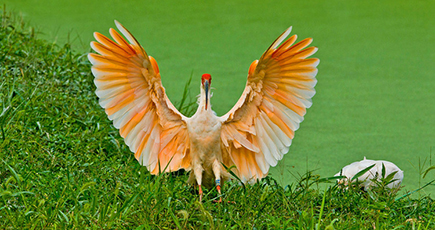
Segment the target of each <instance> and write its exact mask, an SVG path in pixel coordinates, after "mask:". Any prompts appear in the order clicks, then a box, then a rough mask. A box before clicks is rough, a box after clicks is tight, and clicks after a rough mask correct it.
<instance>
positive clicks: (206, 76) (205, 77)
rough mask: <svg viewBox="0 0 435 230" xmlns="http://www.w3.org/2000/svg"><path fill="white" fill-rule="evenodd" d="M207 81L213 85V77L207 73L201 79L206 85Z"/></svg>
mask: <svg viewBox="0 0 435 230" xmlns="http://www.w3.org/2000/svg"><path fill="white" fill-rule="evenodd" d="M205 80H207V81H208V82H209V83H211V75H210V74H208V73H205V74H203V75H202V77H201V82H202V84H204V81H205Z"/></svg>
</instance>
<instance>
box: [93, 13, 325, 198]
mask: <svg viewBox="0 0 435 230" xmlns="http://www.w3.org/2000/svg"><path fill="white" fill-rule="evenodd" d="M115 24H116V26H117V28H118V30H119V31H120V32H121V33H122V34H123V35H124V37H125V38H126V39H124V38H123V37H122V36H121V35H120V34H119V33H118V32H117V31H116V30H114V29H112V28H111V29H110V30H109V32H110V35H111V36H112V39H109V38H107V37H106V36H104V35H102V34H100V33H98V32H95V33H94V36H95V39H96V40H97V42H94V41H93V42H91V47H92V48H93V49H94V50H95V51H96V52H97V53H98V54H95V53H90V54H89V55H88V58H89V60H90V62H91V63H92V73H93V75H94V76H95V80H94V83H95V85H96V87H97V90H96V94H97V96H98V97H99V104H100V105H101V107H103V108H104V109H105V112H106V114H107V115H108V117H109V119H110V120H112V121H113V125H114V126H115V127H116V128H117V129H119V132H120V135H121V136H122V137H123V138H124V141H125V143H126V144H127V145H128V147H129V148H130V150H131V151H132V152H133V153H134V156H135V157H136V159H137V160H138V161H139V163H140V164H142V165H143V166H146V167H147V169H148V170H149V171H150V172H151V173H152V174H159V173H161V171H162V170H164V172H173V171H177V170H179V169H185V170H187V171H190V176H189V179H188V182H189V183H190V184H192V185H197V186H198V189H199V195H200V200H202V195H203V192H202V187H201V186H202V185H204V186H207V187H210V186H212V185H213V184H215V185H216V188H217V190H218V192H219V194H221V182H223V181H225V180H228V179H229V178H230V173H229V172H228V171H227V170H226V169H225V167H227V168H231V170H233V172H234V173H235V174H236V175H237V176H238V177H239V178H240V179H241V180H242V181H243V182H255V181H257V180H259V179H261V178H263V177H265V176H266V175H267V173H268V171H269V167H270V166H276V164H277V162H278V161H279V160H281V159H282V157H283V155H284V154H286V153H287V152H288V150H289V146H290V145H291V142H292V139H293V137H294V132H295V131H296V130H297V129H298V128H299V123H301V122H302V120H303V119H304V115H305V113H306V110H307V108H309V107H311V105H312V101H311V98H312V97H313V96H314V94H315V90H314V86H315V85H316V83H317V80H316V78H315V77H316V74H317V65H318V64H319V59H317V58H309V57H310V56H311V55H313V54H314V53H315V52H316V51H317V48H316V47H308V48H307V46H308V45H309V44H310V43H311V42H312V39H311V38H307V39H304V40H302V41H300V42H298V43H296V44H294V43H295V41H296V38H297V37H296V35H293V36H291V37H290V38H288V39H287V37H288V36H289V34H290V32H291V27H290V28H288V29H287V30H286V31H285V32H284V33H283V34H281V35H280V36H279V37H278V38H277V39H276V40H275V41H274V42H273V43H272V45H271V46H270V47H269V48H268V49H267V50H266V52H264V54H263V55H262V56H261V57H260V59H259V60H256V61H254V62H253V63H252V64H251V66H250V67H249V71H248V77H247V82H246V86H245V89H244V91H243V94H242V96H241V97H240V99H239V100H238V101H237V103H236V104H235V105H234V107H233V108H232V109H231V110H230V111H229V112H228V113H227V114H225V115H223V116H221V117H219V116H216V114H215V113H214V112H213V111H212V110H211V105H210V97H211V93H210V85H211V75H210V74H203V75H202V78H201V93H200V99H199V106H198V109H197V111H196V113H195V114H194V115H193V116H192V117H186V116H184V115H183V114H181V113H180V112H179V111H178V110H177V109H176V108H175V106H174V105H173V104H172V103H171V101H170V100H169V99H168V97H167V96H166V93H165V88H164V87H163V85H162V82H161V78H160V72H159V67H158V65H157V62H156V60H155V59H154V58H153V57H151V56H148V54H147V53H146V52H145V50H144V49H143V47H142V46H141V45H140V44H139V43H138V41H137V40H136V39H135V38H134V37H133V35H132V34H131V33H130V32H129V31H128V30H127V29H125V27H123V26H122V25H121V24H120V23H119V22H117V21H115ZM233 165H234V166H235V167H231V166H233ZM224 166H225V167H224ZM213 182H214V183H213Z"/></svg>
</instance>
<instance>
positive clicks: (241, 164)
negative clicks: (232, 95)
mask: <svg viewBox="0 0 435 230" xmlns="http://www.w3.org/2000/svg"><path fill="white" fill-rule="evenodd" d="M290 31H291V27H290V28H289V29H288V30H286V31H285V32H284V33H283V34H281V36H279V37H278V38H277V39H276V40H275V42H273V43H272V45H271V46H270V47H269V48H268V49H267V50H266V52H264V54H263V55H262V56H261V58H260V60H258V61H254V62H253V63H252V64H251V66H250V67H249V72H248V80H247V83H246V87H245V90H244V91H243V94H242V96H241V97H240V99H239V100H238V102H237V103H236V105H235V106H234V107H233V108H232V109H231V110H230V111H229V112H228V113H227V114H225V115H224V116H222V117H220V119H221V121H222V132H221V141H222V148H224V152H226V153H228V155H229V157H228V159H229V160H227V162H224V163H225V164H228V165H231V164H234V165H235V166H236V168H237V169H236V170H235V171H236V173H237V174H238V176H239V177H240V178H241V179H242V180H244V181H250V180H252V181H254V180H256V179H261V178H262V177H264V176H266V175H267V172H268V170H269V168H270V166H275V165H276V164H277V162H278V161H279V160H281V159H282V157H283V156H284V154H286V153H287V152H288V149H289V146H290V145H291V143H292V139H293V137H294V132H295V131H296V130H297V129H298V128H299V124H300V123H301V122H302V121H303V119H304V115H305V113H306V110H307V108H309V107H311V105H312V101H311V98H312V97H313V96H314V94H315V90H314V86H315V85H316V83H317V80H316V78H315V77H316V74H317V65H318V64H319V59H317V58H308V57H310V56H311V55H313V54H314V53H316V51H317V47H308V48H307V46H309V45H310V44H311V42H312V39H311V38H307V39H303V40H302V41H300V42H298V43H296V44H294V43H295V41H296V39H297V36H296V35H293V36H291V37H290V38H289V39H287V40H286V38H287V37H288V35H289V34H290ZM248 130H249V131H248Z"/></svg>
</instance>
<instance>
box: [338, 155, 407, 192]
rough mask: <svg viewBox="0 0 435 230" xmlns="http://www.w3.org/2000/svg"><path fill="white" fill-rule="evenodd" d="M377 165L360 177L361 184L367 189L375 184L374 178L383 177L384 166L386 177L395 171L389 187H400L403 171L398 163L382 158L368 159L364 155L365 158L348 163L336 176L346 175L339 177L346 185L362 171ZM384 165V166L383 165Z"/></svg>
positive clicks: (340, 181)
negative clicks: (376, 159)
mask: <svg viewBox="0 0 435 230" xmlns="http://www.w3.org/2000/svg"><path fill="white" fill-rule="evenodd" d="M372 165H375V166H374V167H373V168H371V169H370V170H369V171H367V172H366V173H364V174H363V175H361V176H359V177H358V181H360V182H361V186H362V187H363V188H364V189H365V190H367V189H368V188H370V187H371V186H374V185H375V183H374V182H373V181H372V180H373V179H377V180H378V181H379V179H380V178H382V167H383V166H384V167H385V177H387V176H388V175H390V174H391V173H394V172H396V173H395V174H394V177H393V179H392V180H394V181H393V182H392V183H390V184H388V185H387V187H388V188H398V187H399V186H400V184H401V183H402V181H403V171H402V170H401V169H400V168H399V167H397V165H395V164H393V163H392V162H389V161H382V160H378V161H375V160H368V159H366V158H365V157H364V160H362V161H357V162H353V163H352V164H350V165H346V166H345V167H344V168H343V169H342V170H341V171H340V172H338V173H337V174H335V176H345V177H346V178H343V179H339V180H338V182H339V183H342V184H344V185H348V184H349V182H350V181H351V179H352V178H353V177H354V176H355V175H356V174H357V173H358V172H360V171H362V170H364V169H366V168H368V167H370V166H372ZM382 165H383V166H382Z"/></svg>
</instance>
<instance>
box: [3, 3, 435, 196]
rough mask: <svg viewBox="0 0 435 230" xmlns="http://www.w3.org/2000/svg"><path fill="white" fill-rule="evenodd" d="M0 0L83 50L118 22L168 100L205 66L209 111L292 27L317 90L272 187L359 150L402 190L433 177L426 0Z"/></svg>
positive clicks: (229, 97)
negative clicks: (303, 43)
mask: <svg viewBox="0 0 435 230" xmlns="http://www.w3.org/2000/svg"><path fill="white" fill-rule="evenodd" d="M2 2H4V3H5V4H6V9H8V10H12V11H15V12H17V13H20V14H22V16H23V18H24V20H25V21H27V22H30V24H31V25H32V26H35V27H36V28H37V29H38V31H39V32H40V33H41V37H42V38H44V39H47V40H49V41H54V42H56V43H58V44H60V45H62V44H64V43H66V42H71V43H72V44H73V47H74V48H75V49H76V50H78V51H80V52H83V53H86V52H89V51H90V49H89V42H90V41H91V40H92V39H93V38H92V33H93V32H94V31H99V32H103V34H106V35H107V34H108V28H110V27H114V23H113V20H114V19H116V20H118V21H119V22H121V23H122V24H123V25H124V26H125V27H127V28H128V29H129V30H130V31H131V32H132V33H133V34H134V35H135V37H136V38H137V39H138V41H139V42H140V43H141V44H142V46H144V48H145V49H146V50H147V52H148V54H149V55H151V56H153V57H155V58H156V60H157V62H158V63H159V67H160V71H161V73H162V81H163V84H164V86H165V87H166V89H167V93H168V96H169V98H170V99H171V100H172V101H177V100H179V98H180V97H181V93H182V90H183V86H184V83H185V82H186V81H187V80H188V78H189V76H190V75H191V74H192V73H193V76H194V79H193V82H194V83H193V84H192V87H191V94H192V97H194V96H195V95H196V94H198V93H199V78H200V76H201V75H202V74H203V73H210V74H211V75H212V76H213V84H212V86H213V87H214V91H213V92H214V96H213V98H212V104H213V109H214V110H215V111H216V112H217V113H218V115H222V114H224V113H226V112H227V111H228V110H229V109H230V108H231V107H232V106H233V105H234V104H235V103H236V101H237V99H238V98H239V96H240V95H241V93H242V91H243V88H244V85H245V81H246V74H247V70H248V67H249V65H250V63H251V62H252V61H253V60H255V59H258V58H259V57H260V56H261V54H262V53H263V52H264V50H265V49H266V48H267V47H268V46H269V45H270V44H271V43H272V42H273V41H274V39H275V38H276V37H277V36H278V35H279V34H281V33H282V32H283V31H284V30H285V29H286V28H287V27H289V26H293V32H292V33H293V34H294V33H296V34H298V35H299V39H298V40H300V39H302V38H305V37H313V38H314V42H313V45H315V46H317V47H319V51H318V52H317V54H316V55H315V56H316V57H318V58H320V60H321V61H320V65H319V67H318V68H319V73H318V75H317V79H318V84H317V86H316V91H317V93H316V95H315V96H314V98H313V103H314V104H313V107H312V108H310V109H309V110H308V113H307V115H306V116H305V121H304V122H303V123H302V124H301V127H300V130H298V131H297V132H296V136H295V139H294V141H293V144H292V146H291V147H290V152H289V153H288V154H287V155H286V156H285V157H284V159H283V160H282V161H281V162H280V163H279V165H278V166H277V167H275V168H273V169H272V170H271V174H272V175H273V176H274V177H275V178H276V179H277V180H278V181H281V182H282V183H283V184H287V183H290V182H293V181H295V177H297V175H298V174H303V173H304V172H306V171H307V170H316V171H315V173H318V174H320V175H321V176H322V177H327V176H332V175H334V174H335V173H336V172H338V171H339V170H340V168H341V167H343V166H345V165H347V164H349V163H351V162H354V161H359V160H362V158H363V157H364V156H366V157H367V158H369V159H383V160H388V161H391V162H394V163H395V164H397V165H398V166H399V167H400V168H401V169H402V170H404V171H405V179H404V182H403V185H404V186H405V190H412V189H415V188H417V187H418V186H420V185H423V184H424V182H427V181H429V180H430V179H433V178H434V172H433V171H432V172H430V173H429V174H428V175H427V177H426V178H425V179H424V180H420V178H421V176H419V173H420V172H421V170H422V169H425V168H427V167H428V166H429V164H432V165H433V164H434V161H435V158H434V157H435V131H434V130H435V103H434V102H435V78H434V73H435V65H434V61H435V55H434V53H435V45H434V44H435V27H434V25H435V17H434V15H435V1H335V0H334V1H320V0H316V1H228V2H223V1H193V0H189V1H144V0H142V1H120V0H109V1H84V0H79V1H60V0H57V1H55V0H39V1H37V0H28V1H26V0H21V1H20V0H12V1H11V0H6V1H4V0H3V1H2ZM424 161H426V163H425V165H423V162H424ZM433 187H434V186H432V188H429V189H426V190H425V191H427V192H429V191H432V193H433V191H435V189H434V188H433Z"/></svg>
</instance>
